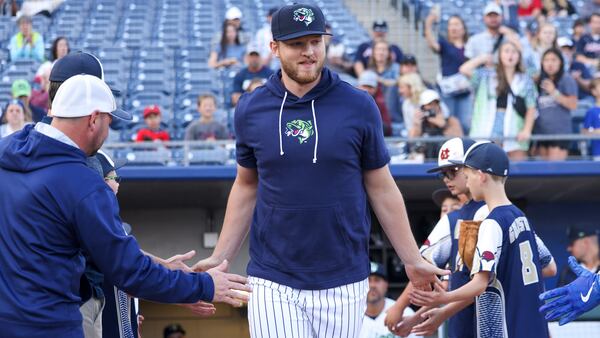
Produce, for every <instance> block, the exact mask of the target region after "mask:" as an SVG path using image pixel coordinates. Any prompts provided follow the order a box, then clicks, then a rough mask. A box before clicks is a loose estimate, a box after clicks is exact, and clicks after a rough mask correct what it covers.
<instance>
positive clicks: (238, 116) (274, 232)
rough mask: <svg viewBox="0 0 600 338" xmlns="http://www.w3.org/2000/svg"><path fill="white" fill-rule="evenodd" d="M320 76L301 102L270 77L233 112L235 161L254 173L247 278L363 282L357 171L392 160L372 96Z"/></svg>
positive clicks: (366, 223)
mask: <svg viewBox="0 0 600 338" xmlns="http://www.w3.org/2000/svg"><path fill="white" fill-rule="evenodd" d="M321 75H322V76H321V80H320V82H319V83H318V84H317V86H315V87H314V88H313V89H312V90H311V91H310V92H308V93H307V94H306V95H304V96H303V97H302V98H298V97H296V96H295V95H293V94H292V93H289V92H287V90H286V89H285V87H284V86H283V83H282V82H281V78H280V77H281V72H279V73H278V74H275V75H272V76H271V77H270V78H269V80H268V81H267V83H266V85H265V86H262V87H259V88H257V89H256V90H255V91H254V92H252V93H248V94H244V95H242V96H241V98H240V101H239V103H238V105H237V108H236V112H235V128H236V131H237V144H236V151H237V161H238V163H239V164H240V165H241V166H243V167H246V168H256V169H257V173H258V177H259V180H258V191H257V198H256V207H255V210H254V215H253V220H252V225H251V230H250V263H249V264H248V275H251V276H255V277H259V278H265V279H268V280H272V281H274V282H276V283H279V284H284V285H287V286H290V287H292V288H298V289H310V290H317V289H327V288H332V287H337V286H341V285H344V284H349V283H353V282H357V281H360V280H363V279H365V278H367V277H368V275H369V256H368V240H369V230H370V225H371V224H370V223H371V216H370V211H369V206H368V203H367V194H366V191H365V187H364V184H363V171H365V170H372V169H378V168H381V167H383V166H385V165H386V164H387V163H388V161H389V155H388V152H387V148H386V146H385V142H384V138H383V128H382V126H381V124H382V123H381V115H380V114H379V111H378V109H377V106H376V105H375V101H374V100H373V98H372V97H371V96H370V95H369V94H368V93H366V92H364V91H361V90H359V89H356V88H353V87H352V86H351V85H349V84H348V83H346V82H343V81H340V79H339V77H338V76H337V74H335V73H333V72H330V71H329V70H328V69H327V68H325V69H324V70H323V72H322V74H321Z"/></svg>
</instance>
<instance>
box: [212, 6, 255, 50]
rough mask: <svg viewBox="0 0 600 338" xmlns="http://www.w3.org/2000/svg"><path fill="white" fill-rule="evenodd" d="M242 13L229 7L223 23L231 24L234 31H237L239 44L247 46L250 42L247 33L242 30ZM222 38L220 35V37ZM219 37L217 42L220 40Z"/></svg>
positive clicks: (235, 8)
mask: <svg viewBox="0 0 600 338" xmlns="http://www.w3.org/2000/svg"><path fill="white" fill-rule="evenodd" d="M242 17H243V14H242V11H241V10H240V9H239V8H237V7H235V6H233V7H230V8H229V9H228V10H227V12H225V22H224V23H230V24H232V25H233V26H234V27H235V29H236V30H237V33H238V36H239V39H240V43H242V44H244V45H245V44H247V43H248V42H250V35H249V33H248V32H246V30H245V29H244V27H243V25H242ZM221 36H222V35H221ZM220 38H221V37H219V39H218V40H220Z"/></svg>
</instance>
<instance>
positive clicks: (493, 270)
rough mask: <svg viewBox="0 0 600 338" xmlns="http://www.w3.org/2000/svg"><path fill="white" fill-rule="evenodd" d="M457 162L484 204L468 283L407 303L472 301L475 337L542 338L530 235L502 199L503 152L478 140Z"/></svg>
mask: <svg viewBox="0 0 600 338" xmlns="http://www.w3.org/2000/svg"><path fill="white" fill-rule="evenodd" d="M455 163H456V164H463V165H464V166H465V168H464V169H463V170H464V172H465V175H466V177H467V187H468V188H469V191H470V192H471V195H472V197H473V199H474V200H476V201H481V200H484V201H485V203H486V204H487V206H488V207H489V210H490V213H489V215H488V217H487V218H486V219H485V220H484V221H483V222H482V223H481V225H480V228H479V235H478V239H477V246H476V250H475V255H474V259H473V268H472V270H471V276H472V279H471V281H469V282H468V283H467V284H465V285H464V286H462V287H460V288H458V289H456V290H453V291H450V292H446V291H444V290H443V289H442V288H441V287H440V286H439V285H436V287H435V290H434V291H432V292H423V291H420V290H414V291H413V292H412V294H411V301H412V303H413V304H416V305H421V306H437V305H439V304H449V303H453V302H462V303H463V304H464V303H465V302H468V301H469V300H471V299H473V298H474V297H476V299H475V306H476V318H477V328H476V330H477V336H478V337H524V336H527V337H548V326H547V324H546V322H545V320H544V318H543V317H542V315H540V314H539V313H537V312H536V309H537V308H538V307H539V306H540V305H541V303H540V300H539V299H538V296H539V295H540V294H541V293H542V292H543V284H542V282H541V277H542V273H541V268H540V263H539V261H540V260H539V254H538V247H537V243H536V239H535V232H534V230H533V228H532V227H531V226H530V225H529V222H528V220H527V218H526V217H525V214H524V213H523V212H522V211H521V210H520V209H519V208H517V207H516V206H514V205H513V204H512V203H511V202H510V200H509V199H508V198H507V197H506V192H505V190H504V183H505V182H506V177H507V176H508V172H509V160H508V156H507V155H506V153H505V152H504V151H503V150H502V148H500V147H499V146H497V145H496V144H494V143H490V142H478V143H476V144H474V145H473V146H471V148H469V150H468V151H467V152H466V154H465V157H464V160H463V162H462V163H461V162H459V161H456V162H455Z"/></svg>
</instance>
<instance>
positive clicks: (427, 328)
mask: <svg viewBox="0 0 600 338" xmlns="http://www.w3.org/2000/svg"><path fill="white" fill-rule="evenodd" d="M421 317H422V318H423V319H425V321H424V322H422V323H421V324H419V325H416V326H415V327H414V328H413V330H412V333H414V334H415V335H418V336H432V335H434V334H435V333H436V331H437V329H438V327H440V325H442V323H443V322H444V320H446V319H445V317H444V316H443V310H442V309H441V308H434V309H431V310H429V311H426V312H423V314H421Z"/></svg>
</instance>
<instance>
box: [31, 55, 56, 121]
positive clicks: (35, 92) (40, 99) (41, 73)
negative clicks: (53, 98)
mask: <svg viewBox="0 0 600 338" xmlns="http://www.w3.org/2000/svg"><path fill="white" fill-rule="evenodd" d="M51 71H52V64H51V63H47V62H45V63H43V64H42V66H40V68H39V69H38V71H37V73H36V75H35V78H34V79H33V83H34V84H35V85H37V86H35V87H34V88H33V89H32V90H31V99H30V100H29V103H30V104H31V106H35V107H37V108H39V109H41V110H43V111H44V114H45V115H46V114H48V101H49V96H48V90H49V89H50V72H51Z"/></svg>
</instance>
